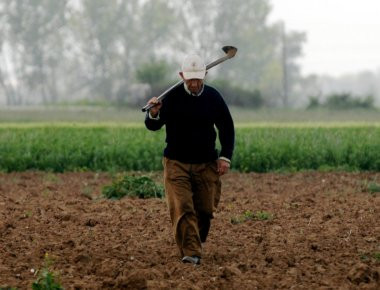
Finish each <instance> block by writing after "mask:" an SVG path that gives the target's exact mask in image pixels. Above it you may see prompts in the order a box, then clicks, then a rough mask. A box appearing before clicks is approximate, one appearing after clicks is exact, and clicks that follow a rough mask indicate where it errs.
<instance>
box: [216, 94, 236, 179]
mask: <svg viewBox="0 0 380 290" xmlns="http://www.w3.org/2000/svg"><path fill="white" fill-rule="evenodd" d="M218 110H219V111H218V115H217V119H216V122H215V125H216V127H217V129H218V132H219V141H220V144H221V146H222V150H221V152H220V155H219V160H218V171H219V174H220V175H223V174H225V173H227V172H228V169H229V168H230V163H231V159H232V154H233V151H234V146H235V129H234V122H233V120H232V117H231V113H230V110H229V109H228V107H227V105H226V103H225V102H224V100H223V98H222V97H221V96H220V103H219V106H218Z"/></svg>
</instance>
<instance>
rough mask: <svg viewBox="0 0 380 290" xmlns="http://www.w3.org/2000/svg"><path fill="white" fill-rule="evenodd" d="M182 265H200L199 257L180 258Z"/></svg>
mask: <svg viewBox="0 0 380 290" xmlns="http://www.w3.org/2000/svg"><path fill="white" fill-rule="evenodd" d="M182 262H183V263H192V264H194V265H199V264H200V263H201V257H198V256H185V257H183V258H182Z"/></svg>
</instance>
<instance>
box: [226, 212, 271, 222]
mask: <svg viewBox="0 0 380 290" xmlns="http://www.w3.org/2000/svg"><path fill="white" fill-rule="evenodd" d="M272 217H273V216H272V214H270V213H269V212H266V211H257V212H252V211H250V210H246V211H245V212H244V213H243V214H241V215H238V216H234V217H232V218H231V223H232V224H233V225H237V224H241V223H243V222H245V221H248V220H259V221H264V220H269V219H272Z"/></svg>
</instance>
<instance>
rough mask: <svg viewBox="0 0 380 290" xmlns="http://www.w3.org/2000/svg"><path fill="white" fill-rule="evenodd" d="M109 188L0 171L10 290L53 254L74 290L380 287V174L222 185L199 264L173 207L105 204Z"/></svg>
mask: <svg viewBox="0 0 380 290" xmlns="http://www.w3.org/2000/svg"><path fill="white" fill-rule="evenodd" d="M153 178H154V179H155V180H156V181H157V182H160V181H161V173H156V174H155V175H154V176H153ZM111 180H112V178H111V177H110V175H109V174H106V173H64V174H53V173H43V172H24V173H11V174H5V173H2V174H0V287H1V286H2V287H11V286H12V287H17V288H19V289H31V285H32V283H33V281H35V280H36V278H37V276H38V275H39V273H41V271H40V270H39V269H41V268H42V267H43V265H44V260H46V258H45V257H46V256H47V257H48V259H49V260H51V261H52V265H51V266H50V269H51V271H53V272H55V273H56V274H58V275H59V277H60V281H61V284H62V285H63V287H64V288H65V289H146V288H148V289H169V288H174V289H276V288H281V289H290V288H291V289H320V288H323V289H358V288H359V289H361V288H362V289H380V277H379V276H380V257H379V255H380V193H371V192H369V191H368V184H369V183H370V182H377V184H379V183H380V173H320V172H304V173H294V174H280V173H279V174H256V173H249V174H241V173H234V172H233V173H230V174H228V175H226V176H224V177H223V194H222V199H221V203H220V206H219V208H218V211H217V213H216V215H215V219H214V220H213V223H212V228H211V232H210V235H209V238H208V241H207V242H206V243H205V244H204V249H203V250H204V253H203V258H202V264H201V265H200V266H193V265H189V264H182V263H181V262H180V257H179V256H178V250H177V248H176V245H175V243H174V239H173V236H172V232H171V228H170V220H169V214H168V211H167V208H166V203H165V200H164V199H163V200H160V199H149V200H144V199H135V198H124V199H121V200H118V201H116V200H106V199H104V198H102V197H101V188H102V187H103V186H104V185H106V184H109V183H110V182H111ZM257 211H262V212H263V211H264V212H265V213H267V214H270V216H269V218H268V219H264V220H260V219H259V218H255V217H252V213H253V214H255V213H257ZM265 217H268V216H264V217H263V218H265ZM231 221H232V222H231ZM33 272H34V273H33Z"/></svg>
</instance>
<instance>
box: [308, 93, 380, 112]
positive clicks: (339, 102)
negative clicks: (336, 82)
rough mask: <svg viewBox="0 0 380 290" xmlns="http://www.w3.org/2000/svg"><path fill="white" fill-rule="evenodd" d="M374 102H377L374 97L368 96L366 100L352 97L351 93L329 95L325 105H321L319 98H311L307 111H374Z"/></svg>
mask: <svg viewBox="0 0 380 290" xmlns="http://www.w3.org/2000/svg"><path fill="white" fill-rule="evenodd" d="M374 101H375V100H374V98H373V96H367V97H365V98H362V97H359V96H352V95H351V94H350V93H337V94H331V95H328V96H327V98H326V101H325V102H324V103H321V102H320V101H319V100H318V98H317V97H310V99H309V105H308V106H307V109H316V108H327V109H332V110H347V109H373V108H374Z"/></svg>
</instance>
